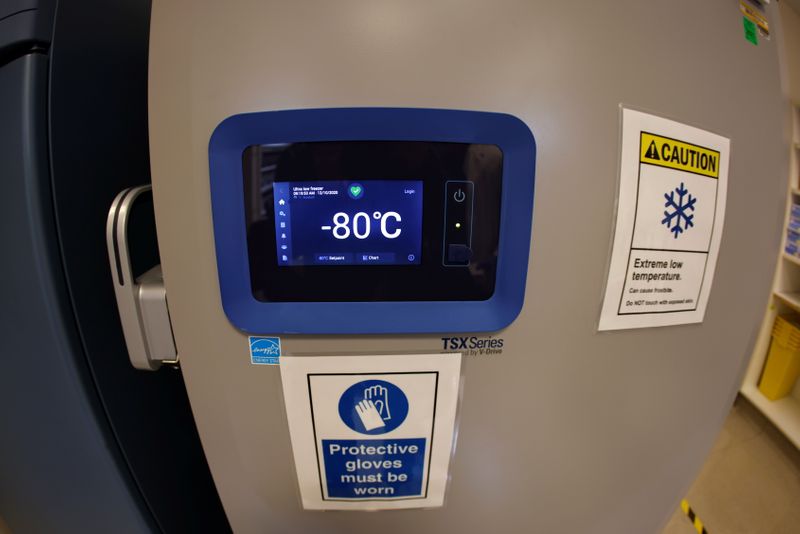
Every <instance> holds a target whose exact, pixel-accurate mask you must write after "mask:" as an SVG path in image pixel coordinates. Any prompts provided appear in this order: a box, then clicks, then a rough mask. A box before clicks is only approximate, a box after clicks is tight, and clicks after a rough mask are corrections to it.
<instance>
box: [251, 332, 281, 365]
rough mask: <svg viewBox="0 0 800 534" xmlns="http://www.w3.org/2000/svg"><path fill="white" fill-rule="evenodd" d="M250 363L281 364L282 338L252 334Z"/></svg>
mask: <svg viewBox="0 0 800 534" xmlns="http://www.w3.org/2000/svg"><path fill="white" fill-rule="evenodd" d="M248 341H249V342H250V363H252V364H253V365H280V363H281V338H279V337H260V336H250V337H249V338H248Z"/></svg>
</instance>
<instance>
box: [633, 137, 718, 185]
mask: <svg viewBox="0 0 800 534" xmlns="http://www.w3.org/2000/svg"><path fill="white" fill-rule="evenodd" d="M641 150H642V153H641V157H640V158H639V161H640V162H642V163H649V164H650V165H659V166H661V167H667V168H669V169H678V170H679V171H687V172H693V173H695V174H702V175H703V176H709V177H711V178H719V151H717V150H712V149H710V148H705V147H702V146H698V145H693V144H691V143H686V142H684V141H678V140H677V139H670V138H669V137H662V136H660V135H655V134H651V133H647V132H642V145H641Z"/></svg>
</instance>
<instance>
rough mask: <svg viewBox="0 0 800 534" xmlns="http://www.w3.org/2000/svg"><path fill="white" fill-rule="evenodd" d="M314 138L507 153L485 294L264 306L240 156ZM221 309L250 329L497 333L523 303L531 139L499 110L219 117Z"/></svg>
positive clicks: (215, 191) (214, 189)
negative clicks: (255, 291) (251, 256)
mask: <svg viewBox="0 0 800 534" xmlns="http://www.w3.org/2000/svg"><path fill="white" fill-rule="evenodd" d="M304 141H305V142H311V141H440V142H454V143H476V144H494V145H497V146H499V147H500V149H501V150H502V151H503V186H502V197H501V198H502V200H501V213H500V242H499V246H498V263H497V279H496V282H495V291H494V294H493V295H492V297H491V298H489V299H488V300H481V301H424V302H260V301H258V300H257V299H256V298H255V297H253V295H252V292H251V289H250V272H249V269H250V267H249V263H248V257H247V236H246V230H245V225H244V220H245V218H244V191H243V188H242V152H243V151H244V149H245V148H247V147H248V146H250V145H258V144H269V143H296V142H304ZM208 153H209V154H208V155H209V165H210V180H211V207H212V213H213V218H214V237H215V243H216V253H217V269H218V274H219V284H220V292H221V294H222V306H223V308H224V310H225V314H226V315H227V316H228V319H229V320H230V322H231V323H232V324H233V325H234V326H235V327H237V328H239V329H240V330H243V331H245V332H248V333H251V334H389V333H408V334H412V333H434V332H442V333H445V332H447V333H450V332H494V331H497V330H501V329H503V328H505V327H506V326H508V325H509V324H511V323H512V322H513V321H514V319H516V317H517V315H519V312H520V310H521V309H522V304H523V301H524V298H525V281H526V277H527V274H528V259H529V258H528V256H529V250H530V241H531V226H532V221H533V197H534V181H535V180H534V179H535V167H536V141H535V140H534V137H533V134H532V133H531V131H530V129H529V128H528V127H527V126H526V125H525V123H524V122H522V121H521V120H520V119H518V118H516V117H514V116H512V115H507V114H502V113H488V112H480V111H458V110H442V109H417V108H334V109H301V110H288V111H265V112H260V113H246V114H241V115H234V116H232V117H228V118H227V119H225V120H224V121H222V122H221V123H220V124H219V125H218V126H217V127H216V129H215V130H214V132H213V134H212V135H211V140H210V142H209V146H208Z"/></svg>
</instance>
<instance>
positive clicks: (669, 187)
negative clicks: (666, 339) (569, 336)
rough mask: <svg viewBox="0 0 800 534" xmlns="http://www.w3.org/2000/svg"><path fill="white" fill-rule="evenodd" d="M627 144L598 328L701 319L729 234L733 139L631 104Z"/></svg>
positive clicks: (624, 136) (624, 134) (624, 122)
mask: <svg viewBox="0 0 800 534" xmlns="http://www.w3.org/2000/svg"><path fill="white" fill-rule="evenodd" d="M621 149H622V155H621V163H620V182H619V197H618V202H617V206H618V209H617V224H616V233H615V235H614V247H613V250H612V253H611V262H610V265H609V271H608V282H607V284H606V292H605V299H604V301H603V309H602V312H601V315H600V321H599V324H598V329H600V330H614V329H621V328H643V327H650V326H667V325H676V324H686V323H697V322H701V321H702V320H703V316H704V314H705V310H706V306H707V303H708V298H709V294H710V292H711V285H712V282H713V280H714V270H715V268H716V264H717V255H718V253H719V246H720V240H721V238H722V227H723V221H724V217H725V200H726V194H727V187H728V159H729V151H730V141H729V140H728V139H726V138H724V137H721V136H719V135H716V134H714V133H712V132H708V131H705V130H700V129H698V128H694V127H692V126H688V125H686V124H681V123H679V122H675V121H671V120H669V119H665V118H663V117H658V116H655V115H650V114H647V113H642V112H639V111H635V110H630V109H624V110H623V111H622V147H621Z"/></svg>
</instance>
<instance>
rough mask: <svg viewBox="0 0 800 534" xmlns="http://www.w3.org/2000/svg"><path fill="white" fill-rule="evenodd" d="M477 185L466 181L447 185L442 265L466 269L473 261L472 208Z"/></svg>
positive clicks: (452, 181)
mask: <svg viewBox="0 0 800 534" xmlns="http://www.w3.org/2000/svg"><path fill="white" fill-rule="evenodd" d="M474 202H475V184H474V183H473V182H469V181H466V180H451V181H448V182H446V183H445V203H444V209H445V212H444V236H443V241H444V247H443V250H442V264H443V265H446V266H449V267H466V266H467V265H469V262H470V260H471V259H472V207H473V204H474Z"/></svg>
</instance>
